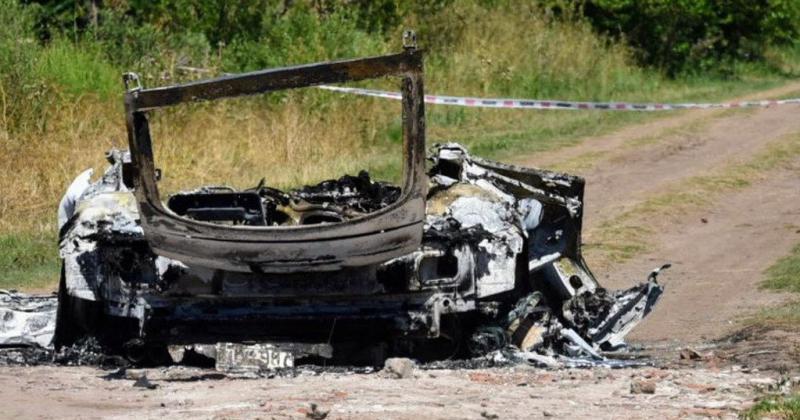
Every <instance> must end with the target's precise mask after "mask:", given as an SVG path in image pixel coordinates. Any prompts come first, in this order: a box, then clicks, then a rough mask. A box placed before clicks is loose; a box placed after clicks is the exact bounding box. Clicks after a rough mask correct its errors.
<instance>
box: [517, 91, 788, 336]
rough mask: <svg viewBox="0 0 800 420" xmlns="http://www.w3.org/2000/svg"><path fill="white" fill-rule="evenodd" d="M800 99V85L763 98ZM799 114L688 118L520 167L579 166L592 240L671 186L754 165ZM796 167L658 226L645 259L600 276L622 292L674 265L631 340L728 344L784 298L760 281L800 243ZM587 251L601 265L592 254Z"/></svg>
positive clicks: (643, 127) (637, 128)
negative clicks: (742, 325) (744, 322)
mask: <svg viewBox="0 0 800 420" xmlns="http://www.w3.org/2000/svg"><path fill="white" fill-rule="evenodd" d="M795 92H800V83H793V84H789V85H787V86H783V87H781V88H778V89H774V90H771V91H768V92H763V93H761V94H760V95H757V96H759V97H774V96H779V95H786V94H791V93H795ZM797 112H798V109H797V107H795V106H791V107H782V108H781V107H774V108H766V109H756V110H746V111H735V112H730V111H710V112H709V111H703V112H698V113H686V114H682V115H678V116H675V117H671V118H667V119H662V120H658V121H656V122H653V123H648V124H643V125H640V126H634V127H628V128H626V129H624V130H622V131H621V132H619V133H614V134H610V135H608V136H604V137H602V138H597V139H588V140H586V141H584V142H582V143H581V144H579V145H577V146H574V147H570V148H566V149H561V150H558V151H555V152H552V153H548V154H546V155H543V156H533V157H528V158H525V159H522V160H521V161H520V162H518V163H521V164H529V165H534V166H539V167H551V166H555V167H566V168H567V169H570V168H569V167H570V166H573V168H571V169H572V171H573V172H575V173H578V174H580V175H582V176H584V177H585V178H586V179H587V186H586V197H585V202H586V213H585V216H584V222H585V225H584V226H585V234H584V237H585V240H586V242H589V243H591V241H592V234H593V233H594V231H596V230H597V227H598V226H599V225H600V224H602V223H604V222H606V221H609V220H613V219H614V217H615V216H618V215H619V214H621V213H622V212H623V211H625V210H627V209H631V208H634V207H635V206H636V205H637V204H639V203H642V202H643V201H645V200H647V199H648V198H651V197H653V196H656V195H657V194H659V193H660V192H661V191H663V190H664V189H665V188H667V187H668V186H671V185H676V184H679V183H680V182H681V181H682V180H688V179H690V178H692V177H694V176H698V175H703V174H707V173H712V172H713V171H715V170H718V169H719V168H723V167H725V166H730V165H733V164H736V163H742V162H747V161H748V160H749V159H752V158H753V155H754V154H756V153H758V152H759V151H762V150H763V149H764V148H765V147H766V145H767V144H769V143H770V142H773V141H776V140H778V139H781V138H783V137H786V136H791V135H792V134H795V133H798V134H800V119H798V118H797ZM793 163H794V164H793V165H791V167H790V168H789V169H788V170H787V169H783V170H776V171H775V172H774V173H771V174H770V176H769V177H768V178H767V179H765V180H763V181H758V182H755V183H754V184H752V185H750V186H748V187H746V188H743V189H740V190H736V191H733V192H732V193H730V194H726V195H724V196H722V197H720V198H719V199H718V200H715V203H714V204H713V205H712V206H711V207H708V208H703V209H699V210H698V211H694V212H691V214H688V215H683V216H681V217H680V218H679V220H678V221H677V222H675V221H670V222H669V223H664V222H663V221H660V220H652V221H650V222H651V224H650V227H651V228H654V230H655V231H656V232H657V233H656V234H655V235H653V236H652V237H650V238H649V243H651V244H652V247H650V248H649V250H648V252H647V253H646V254H645V255H640V256H636V257H635V258H634V259H633V260H632V261H630V262H628V263H626V264H622V265H616V266H612V267H608V268H605V267H603V270H602V271H597V270H596V274H598V275H599V277H600V280H601V281H602V282H603V284H604V285H606V286H608V287H611V288H620V287H624V286H626V285H628V284H631V283H632V282H633V281H636V280H639V279H641V278H643V276H644V275H646V273H647V272H648V271H649V270H651V269H653V268H655V267H657V266H659V265H660V264H662V263H664V262H671V263H672V264H673V268H672V269H671V271H669V272H668V273H667V274H665V275H664V281H665V282H666V283H667V285H668V286H667V289H666V292H665V295H664V297H663V299H662V301H661V303H660V304H659V308H658V310H657V311H656V312H655V313H654V314H653V316H652V317H651V318H650V319H647V320H646V321H645V322H644V323H643V324H641V325H640V326H639V327H637V329H636V330H635V331H634V333H633V334H632V335H631V339H632V340H637V339H638V340H644V341H666V340H670V341H677V342H699V341H706V340H709V339H715V338H719V337H722V336H725V335H727V334H729V333H731V332H732V331H733V330H734V329H735V328H736V327H737V325H736V323H735V321H736V320H737V319H739V318H741V317H744V316H747V315H750V314H752V313H753V312H754V311H757V310H759V309H760V308H763V307H764V306H765V305H769V304H775V303H777V302H779V301H780V300H781V296H780V295H778V294H776V293H774V292H768V291H762V290H759V288H758V284H759V282H760V281H761V280H762V273H763V271H764V269H766V268H767V267H769V265H770V264H772V263H773V262H774V261H775V260H776V259H778V258H780V257H781V256H783V255H786V254H787V253H788V252H789V250H790V249H791V247H792V246H793V245H794V244H796V243H798V242H800V208H798V206H797V204H798V203H800V160H795V161H794V162H793ZM687 187H688V188H691V186H687ZM586 254H587V260H588V262H589V265H590V266H592V262H593V261H592V257H593V255H592V252H591V249H589V250H587V253H586Z"/></svg>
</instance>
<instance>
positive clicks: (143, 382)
mask: <svg viewBox="0 0 800 420" xmlns="http://www.w3.org/2000/svg"><path fill="white" fill-rule="evenodd" d="M133 386H134V387H135V388H145V389H156V388H158V385H157V384H154V383H152V382H150V381H149V380H148V379H147V374H146V373H144V374H142V375H141V376H139V378H137V379H136V381H134V382H133Z"/></svg>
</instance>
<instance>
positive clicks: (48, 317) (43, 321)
mask: <svg viewBox="0 0 800 420" xmlns="http://www.w3.org/2000/svg"><path fill="white" fill-rule="evenodd" d="M57 306H58V303H57V301H56V299H55V298H54V297H51V296H31V295H26V294H22V293H17V292H16V291H13V290H12V291H8V290H0V320H2V322H0V346H39V347H48V346H50V344H51V342H52V341H53V333H54V332H55V326H56V309H57Z"/></svg>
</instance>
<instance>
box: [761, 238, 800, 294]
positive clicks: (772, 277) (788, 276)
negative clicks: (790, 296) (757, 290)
mask: <svg viewBox="0 0 800 420" xmlns="http://www.w3.org/2000/svg"><path fill="white" fill-rule="evenodd" d="M766 275H767V279H766V280H764V283H763V284H762V286H763V287H764V288H766V289H771V290H779V291H787V292H794V293H800V244H798V245H797V246H795V247H794V249H792V252H791V253H790V254H789V255H787V256H785V257H783V258H781V259H779V260H778V261H776V262H775V264H773V265H772V266H771V267H770V268H768V269H767V271H766Z"/></svg>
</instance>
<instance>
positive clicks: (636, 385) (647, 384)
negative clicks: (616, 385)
mask: <svg viewBox="0 0 800 420" xmlns="http://www.w3.org/2000/svg"><path fill="white" fill-rule="evenodd" d="M655 393H656V383H655V381H647V380H643V379H635V380H633V381H631V394H655Z"/></svg>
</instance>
